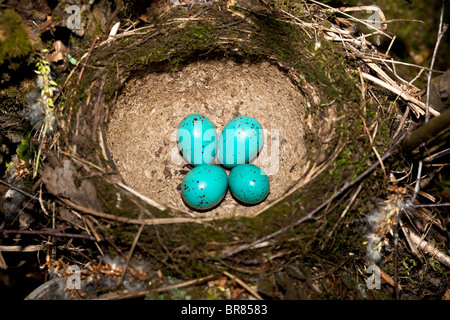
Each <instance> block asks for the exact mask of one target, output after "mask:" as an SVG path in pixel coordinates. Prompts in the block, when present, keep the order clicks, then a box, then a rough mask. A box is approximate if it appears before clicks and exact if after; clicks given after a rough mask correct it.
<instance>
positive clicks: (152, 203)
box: [116, 182, 167, 211]
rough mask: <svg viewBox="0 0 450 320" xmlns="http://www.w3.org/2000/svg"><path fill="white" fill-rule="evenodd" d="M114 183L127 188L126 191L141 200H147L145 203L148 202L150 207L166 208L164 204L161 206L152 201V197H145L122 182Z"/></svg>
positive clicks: (162, 209)
mask: <svg viewBox="0 0 450 320" xmlns="http://www.w3.org/2000/svg"><path fill="white" fill-rule="evenodd" d="M116 184H117V185H118V186H119V187H121V188H123V189H125V190H127V191H128V192H130V193H132V194H134V195H135V196H137V197H138V198H140V199H141V200H143V201H145V202H147V203H148V204H149V205H151V206H152V207H155V208H158V209H159V210H161V211H164V210H167V207H166V206H163V205H162V204H159V203H158V202H156V201H154V200H152V199H150V198H147V197H146V196H144V195H142V194H140V193H139V192H137V191H135V190H133V189H131V188H130V187H128V186H126V185H124V184H123V183H120V182H116Z"/></svg>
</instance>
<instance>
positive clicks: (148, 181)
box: [107, 60, 307, 217]
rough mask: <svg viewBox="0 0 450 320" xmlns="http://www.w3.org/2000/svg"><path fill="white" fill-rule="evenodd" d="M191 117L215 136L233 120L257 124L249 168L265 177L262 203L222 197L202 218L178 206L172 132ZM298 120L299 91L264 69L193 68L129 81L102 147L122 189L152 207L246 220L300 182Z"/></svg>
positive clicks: (180, 170)
mask: <svg viewBox="0 0 450 320" xmlns="http://www.w3.org/2000/svg"><path fill="white" fill-rule="evenodd" d="M268 79H269V81H268ZM192 113H200V114H203V115H205V116H206V117H208V118H209V119H210V120H211V121H212V122H213V124H214V125H215V127H216V130H217V134H218V135H219V134H220V132H221V130H222V128H223V127H224V126H225V125H226V124H227V123H228V122H229V121H230V120H232V119H233V118H235V117H238V116H244V115H245V116H251V117H253V118H255V119H256V120H258V121H259V122H260V123H261V125H262V127H263V128H264V129H265V131H264V132H265V140H266V141H265V143H264V148H263V150H262V152H261V154H260V155H259V157H258V158H257V159H256V160H255V161H254V162H253V163H254V164H256V165H258V166H260V167H261V168H262V169H263V170H264V171H265V172H266V173H267V174H268V176H269V180H270V193H269V195H268V197H267V199H266V200H265V201H264V202H262V203H260V204H258V205H254V206H245V205H241V204H239V203H237V202H236V201H235V200H234V199H233V197H232V196H231V194H230V192H228V193H227V195H226V197H225V199H224V201H223V202H222V203H221V205H220V206H218V207H216V208H214V209H212V210H209V211H207V212H201V213H200V212H196V211H193V210H191V209H189V208H188V207H187V206H186V205H185V204H184V202H183V200H182V198H181V192H180V186H181V183H182V180H183V178H184V176H185V174H186V173H187V172H188V171H189V170H190V167H189V166H187V164H186V163H185V162H184V161H183V158H182V156H181V155H180V153H179V152H178V149H177V141H176V128H177V127H178V124H179V123H180V121H181V120H182V119H183V118H184V117H186V116H187V115H189V114H192ZM304 113H305V112H304V99H303V95H302V94H301V92H300V91H299V90H298V88H297V87H296V86H295V85H294V84H293V83H292V82H291V80H290V79H289V77H287V76H286V75H285V73H283V72H282V71H281V70H279V69H278V67H276V66H275V65H272V64H270V63H269V62H262V63H237V62H234V61H231V60H222V61H216V60H211V61H202V62H194V63H191V64H189V65H187V66H185V67H184V68H183V69H182V70H179V71H177V72H170V73H150V74H148V75H146V76H144V77H142V78H139V79H133V80H131V81H130V82H129V83H128V84H127V85H126V87H125V89H124V91H123V93H122V95H121V96H120V98H119V99H118V102H117V104H116V106H115V110H114V111H113V114H112V116H111V118H110V121H109V124H108V129H107V140H108V142H109V147H110V149H111V154H112V158H113V160H114V162H115V165H116V166H117V168H118V171H119V172H120V174H121V175H122V176H123V178H124V180H125V182H126V183H127V184H128V185H129V186H130V187H131V188H133V189H135V190H136V191H138V192H140V193H142V194H143V195H145V196H147V197H149V198H151V199H152V200H154V201H156V202H159V203H161V204H164V205H167V206H169V207H172V208H176V209H178V210H182V211H184V212H186V213H188V214H189V215H191V216H201V217H205V216H223V217H228V216H252V215H255V214H257V213H258V212H260V211H261V210H263V209H265V208H267V206H269V205H270V204H271V203H273V202H275V201H276V200H277V199H279V198H280V197H283V196H285V195H286V194H287V193H288V192H289V191H290V190H293V189H295V187H296V186H297V185H298V183H299V181H300V180H301V177H302V175H303V173H304V172H305V169H306V168H305V163H304V161H303V160H304V156H305V153H306V152H307V151H306V148H305V145H304V128H303V126H302V124H303V121H304ZM278 146H279V147H278ZM272 150H273V151H272ZM277 153H279V154H277ZM227 173H228V171H227Z"/></svg>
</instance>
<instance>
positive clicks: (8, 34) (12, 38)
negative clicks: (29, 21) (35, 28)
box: [0, 9, 32, 70]
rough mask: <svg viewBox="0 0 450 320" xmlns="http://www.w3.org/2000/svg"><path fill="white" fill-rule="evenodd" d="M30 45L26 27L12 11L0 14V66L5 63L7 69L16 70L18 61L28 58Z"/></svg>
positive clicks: (7, 10)
mask: <svg viewBox="0 0 450 320" xmlns="http://www.w3.org/2000/svg"><path fill="white" fill-rule="evenodd" d="M31 51H32V45H31V42H30V39H29V36H28V31H27V29H26V27H25V26H24V25H23V24H22V22H21V20H20V16H19V14H18V13H17V12H15V11H14V10H13V9H6V10H4V11H1V12H0V65H2V64H3V63H5V62H7V63H9V65H8V67H9V69H12V70H15V69H18V68H19V66H20V64H19V63H18V59H20V58H24V57H26V56H28V55H29V54H30V53H31Z"/></svg>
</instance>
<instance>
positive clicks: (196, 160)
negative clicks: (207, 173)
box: [177, 114, 217, 166]
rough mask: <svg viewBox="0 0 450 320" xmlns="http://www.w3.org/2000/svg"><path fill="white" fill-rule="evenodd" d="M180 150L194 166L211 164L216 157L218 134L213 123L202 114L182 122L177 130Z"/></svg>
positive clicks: (191, 116)
mask: <svg viewBox="0 0 450 320" xmlns="http://www.w3.org/2000/svg"><path fill="white" fill-rule="evenodd" d="M177 140H178V149H179V150H180V151H181V154H182V155H183V157H184V158H185V159H186V161H188V162H189V163H190V164H193V165H194V166H197V165H200V164H211V163H212V162H213V161H214V157H215V156H216V146H217V133H216V129H215V128H214V125H213V124H212V122H211V121H210V120H209V119H208V118H206V117H205V116H203V115H201V114H191V115H189V116H187V117H186V118H184V119H183V120H181V122H180V124H179V126H178V130H177Z"/></svg>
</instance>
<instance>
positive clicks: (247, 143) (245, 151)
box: [217, 116, 264, 168]
mask: <svg viewBox="0 0 450 320" xmlns="http://www.w3.org/2000/svg"><path fill="white" fill-rule="evenodd" d="M263 144H264V131H263V128H262V126H261V124H260V123H259V122H258V121H257V120H255V119H254V118H252V117H247V116H241V117H237V118H234V119H233V120H231V121H230V122H228V123H227V124H226V125H225V127H224V128H223V130H222V133H221V135H220V137H219V141H218V143H217V161H218V162H219V163H220V164H222V165H223V166H224V167H227V168H232V167H234V166H236V165H238V164H244V163H248V162H251V161H253V160H254V159H255V158H256V156H257V155H258V153H259V152H260V151H261V149H262V147H263Z"/></svg>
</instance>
